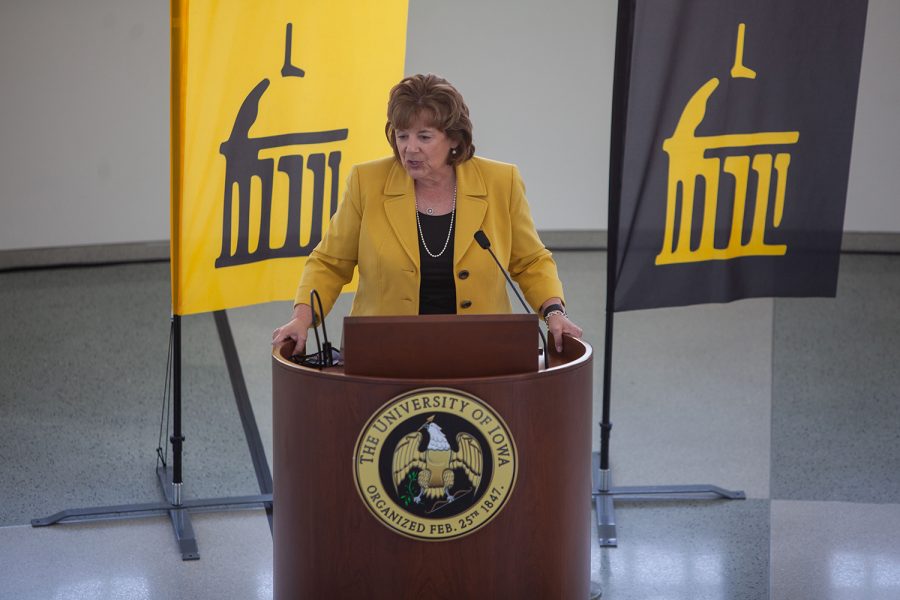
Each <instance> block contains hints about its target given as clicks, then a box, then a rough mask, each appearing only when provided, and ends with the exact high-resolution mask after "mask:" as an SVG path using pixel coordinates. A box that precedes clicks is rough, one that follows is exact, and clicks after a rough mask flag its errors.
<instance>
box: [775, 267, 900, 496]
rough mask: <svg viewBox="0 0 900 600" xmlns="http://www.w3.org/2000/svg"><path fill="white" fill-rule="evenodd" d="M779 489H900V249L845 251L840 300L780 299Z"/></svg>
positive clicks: (888, 492) (894, 492) (816, 492)
mask: <svg viewBox="0 0 900 600" xmlns="http://www.w3.org/2000/svg"><path fill="white" fill-rule="evenodd" d="M775 306H776V308H775V338H774V342H773V343H774V350H773V351H774V364H775V371H774V373H773V384H772V385H773V392H772V403H773V407H772V413H773V414H772V497H773V498H777V499H794V500H845V501H854V502H896V501H897V499H898V498H900V477H897V473H898V472H900V368H898V365H900V343H898V338H900V256H856V255H850V256H847V255H845V256H843V257H842V258H841V274H840V278H839V280H838V293H837V297H836V298H834V299H804V300H799V299H798V300H793V299H791V300H789V299H779V300H777V301H776V305H775Z"/></svg>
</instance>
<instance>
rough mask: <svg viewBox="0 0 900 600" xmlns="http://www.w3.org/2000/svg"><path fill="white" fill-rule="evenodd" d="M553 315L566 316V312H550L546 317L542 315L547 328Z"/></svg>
mask: <svg viewBox="0 0 900 600" xmlns="http://www.w3.org/2000/svg"><path fill="white" fill-rule="evenodd" d="M553 315H562V316H566V312H565V311H563V310H551V311H550V312H548V313H547V314H546V315H544V323H545V324H546V325H547V327H550V317H552V316H553Z"/></svg>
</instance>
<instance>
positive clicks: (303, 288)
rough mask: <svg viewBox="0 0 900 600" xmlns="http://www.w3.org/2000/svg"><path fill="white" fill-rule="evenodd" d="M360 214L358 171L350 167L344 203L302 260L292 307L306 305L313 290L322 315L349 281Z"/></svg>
mask: <svg viewBox="0 0 900 600" xmlns="http://www.w3.org/2000/svg"><path fill="white" fill-rule="evenodd" d="M362 214H363V209H362V199H361V197H360V186H359V171H358V169H357V168H356V167H354V168H353V170H352V171H351V172H350V177H349V178H348V181H347V191H346V192H345V194H344V200H343V201H342V202H341V203H340V205H339V206H338V208H337V211H335V213H334V216H333V217H332V218H331V223H330V224H329V226H328V229H327V230H326V232H325V236H324V237H323V238H322V241H321V242H319V244H318V245H317V246H316V247H315V249H313V251H312V252H311V253H310V255H309V257H308V258H307V259H306V266H304V268H303V274H302V275H301V277H300V285H298V286H297V294H296V295H295V296H294V305H297V304H309V294H310V292H311V291H312V290H316V291H317V292H318V293H319V297H320V298H321V300H322V310H323V311H324V312H325V314H326V315H327V314H328V313H329V312H330V311H331V309H332V307H333V306H334V303H335V302H336V301H337V298H338V296H339V295H340V293H341V289H342V288H343V287H344V285H345V284H347V283H348V282H349V281H350V280H351V279H352V278H353V269H354V268H355V267H356V264H357V261H358V256H359V231H360V226H361V223H362Z"/></svg>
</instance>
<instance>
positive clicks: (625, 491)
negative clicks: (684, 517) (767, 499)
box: [593, 452, 747, 547]
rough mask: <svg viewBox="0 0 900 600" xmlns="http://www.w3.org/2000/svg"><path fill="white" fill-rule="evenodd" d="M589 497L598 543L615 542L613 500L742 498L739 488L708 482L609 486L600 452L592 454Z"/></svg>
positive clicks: (616, 538)
mask: <svg viewBox="0 0 900 600" xmlns="http://www.w3.org/2000/svg"><path fill="white" fill-rule="evenodd" d="M593 481H594V488H593V497H594V511H595V512H596V514H597V538H598V541H599V543H600V545H601V546H604V547H615V546H618V544H619V539H618V536H617V534H616V511H615V504H614V503H615V501H616V500H628V501H633V502H647V501H650V502H656V501H661V500H746V499H747V494H745V493H744V492H742V491H732V490H726V489H724V488H721V487H718V486H715V485H709V484H693V485H654V486H628V487H618V488H614V487H612V473H611V472H610V470H601V469H600V454H599V453H598V452H594V453H593Z"/></svg>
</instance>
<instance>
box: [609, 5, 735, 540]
mask: <svg viewBox="0 0 900 600" xmlns="http://www.w3.org/2000/svg"><path fill="white" fill-rule="evenodd" d="M634 4H635V0H619V7H618V17H617V23H616V58H615V71H614V75H613V105H612V127H611V134H610V153H609V225H608V227H609V234H608V242H607V264H606V339H605V341H604V346H603V349H604V352H603V416H602V421H601V422H600V452H599V453H597V452H595V453H594V454H593V466H592V470H593V500H594V510H595V512H596V514H597V528H598V531H597V533H598V538H599V543H600V545H601V546H607V547H609V546H617V545H618V536H617V534H616V517H615V501H616V500H617V499H618V500H629V501H658V500H715V499H728V500H743V499H745V498H746V497H747V496H746V494H745V493H744V492H742V491H731V490H726V489H723V488H721V487H718V486H715V485H709V484H694V485H665V486H632V487H620V488H614V487H612V471H611V470H610V468H609V436H610V432H611V431H612V422H611V421H610V414H609V413H610V381H611V378H612V343H613V307H614V304H615V290H616V272H617V268H618V244H619V203H620V201H621V193H622V164H623V160H624V156H625V126H626V119H627V112H628V88H629V80H630V75H631V46H632V40H633V38H634Z"/></svg>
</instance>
